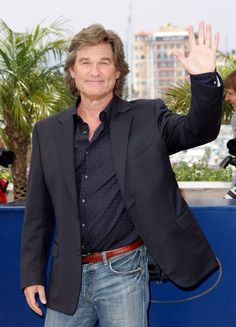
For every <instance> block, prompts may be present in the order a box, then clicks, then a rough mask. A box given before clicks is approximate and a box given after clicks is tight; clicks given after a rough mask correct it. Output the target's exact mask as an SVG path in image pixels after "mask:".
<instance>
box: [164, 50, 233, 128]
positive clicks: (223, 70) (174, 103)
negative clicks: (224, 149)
mask: <svg viewBox="0 0 236 327" xmlns="http://www.w3.org/2000/svg"><path fill="white" fill-rule="evenodd" d="M218 59H219V61H220V62H221V64H220V65H218V67H217V70H218V71H219V73H220V75H221V77H222V79H224V78H225V77H226V76H227V75H228V74H229V73H231V72H232V71H234V70H236V59H235V58H234V57H232V56H230V55H227V54H223V53H220V52H219V55H218ZM190 101H191V87H190V83H189V82H188V81H186V82H184V83H182V84H179V85H177V86H176V87H171V88H169V90H168V91H167V92H166V95H165V102H166V104H167V106H168V107H169V108H170V109H171V110H172V111H173V112H176V113H180V114H187V113H188V110H189V107H190ZM222 113H223V114H222V121H223V122H224V123H225V124H229V122H230V119H231V116H232V113H233V111H232V107H231V106H230V105H229V104H228V103H227V102H226V101H225V100H224V99H223V103H222Z"/></svg>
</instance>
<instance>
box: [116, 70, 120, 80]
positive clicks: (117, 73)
mask: <svg viewBox="0 0 236 327" xmlns="http://www.w3.org/2000/svg"><path fill="white" fill-rule="evenodd" d="M119 77H120V71H119V70H117V71H116V79H118V78H119Z"/></svg>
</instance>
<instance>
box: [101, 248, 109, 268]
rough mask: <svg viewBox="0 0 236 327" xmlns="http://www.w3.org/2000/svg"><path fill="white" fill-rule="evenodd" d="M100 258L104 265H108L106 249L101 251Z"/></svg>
mask: <svg viewBox="0 0 236 327" xmlns="http://www.w3.org/2000/svg"><path fill="white" fill-rule="evenodd" d="M102 260H103V263H104V265H106V266H107V265H108V261H107V256H106V251H103V252H102Z"/></svg>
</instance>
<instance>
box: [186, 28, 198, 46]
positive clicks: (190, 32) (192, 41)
mask: <svg viewBox="0 0 236 327" xmlns="http://www.w3.org/2000/svg"><path fill="white" fill-rule="evenodd" d="M187 30H188V39H189V45H190V48H193V47H194V46H195V45H196V39H195V35H194V29H193V26H189V27H188V29H187Z"/></svg>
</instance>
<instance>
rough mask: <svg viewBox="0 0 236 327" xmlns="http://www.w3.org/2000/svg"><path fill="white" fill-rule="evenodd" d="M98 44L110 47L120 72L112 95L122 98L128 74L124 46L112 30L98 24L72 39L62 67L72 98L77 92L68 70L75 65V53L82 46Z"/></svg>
mask: <svg viewBox="0 0 236 327" xmlns="http://www.w3.org/2000/svg"><path fill="white" fill-rule="evenodd" d="M99 43H105V44H110V45H111V48H112V51H113V55H114V63H115V67H116V69H117V70H118V71H119V72H120V76H119V78H118V79H117V80H116V85H115V87H114V93H115V94H116V95H118V96H122V93H123V89H124V85H125V79H126V76H127V74H128V73H129V66H128V64H127V62H126V61H125V54H124V46H123V43H122V41H121V39H120V37H119V36H118V35H117V34H116V33H114V32H113V31H112V30H106V29H105V28H104V27H103V26H102V25H100V24H92V25H90V26H88V27H87V28H83V29H82V30H81V31H80V32H79V33H78V34H76V35H75V36H74V37H73V39H72V41H71V43H70V46H69V48H68V56H67V59H66V61H65V65H64V70H65V73H66V76H65V81H66V84H67V85H68V87H69V90H70V92H71V94H72V95H74V96H76V95H79V90H78V89H77V88H76V85H75V81H74V79H73V78H72V77H71V75H70V68H72V67H73V66H74V64H75V61H76V54H77V51H78V50H79V49H81V48H82V47H84V46H93V45H97V44H99Z"/></svg>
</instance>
